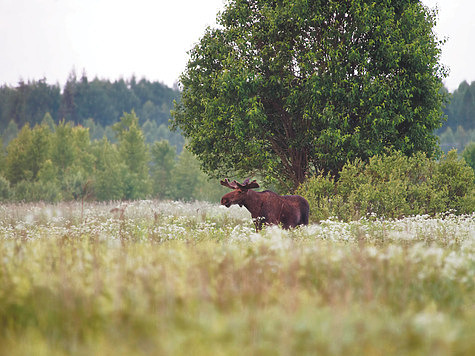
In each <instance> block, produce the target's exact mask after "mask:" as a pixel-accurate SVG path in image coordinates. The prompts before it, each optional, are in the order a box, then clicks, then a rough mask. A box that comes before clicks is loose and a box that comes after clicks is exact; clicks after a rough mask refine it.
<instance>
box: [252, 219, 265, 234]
mask: <svg viewBox="0 0 475 356" xmlns="http://www.w3.org/2000/svg"><path fill="white" fill-rule="evenodd" d="M252 220H253V221H254V225H255V226H256V232H259V231H260V230H262V225H263V224H264V220H265V218H263V217H261V216H258V217H257V218H253V219H252Z"/></svg>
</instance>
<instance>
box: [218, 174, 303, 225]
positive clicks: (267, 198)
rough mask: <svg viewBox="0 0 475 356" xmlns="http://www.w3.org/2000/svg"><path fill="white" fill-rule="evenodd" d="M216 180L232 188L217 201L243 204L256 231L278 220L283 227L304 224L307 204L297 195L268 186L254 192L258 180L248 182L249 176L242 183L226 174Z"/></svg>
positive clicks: (226, 204) (225, 204)
mask: <svg viewBox="0 0 475 356" xmlns="http://www.w3.org/2000/svg"><path fill="white" fill-rule="evenodd" d="M220 183H221V185H224V186H225V187H228V188H230V189H232V190H233V191H232V192H230V193H227V194H225V195H224V196H223V197H222V198H221V205H224V206H226V207H227V208H229V207H230V206H231V205H233V204H238V205H239V206H244V207H245V208H246V209H247V210H249V212H250V213H251V216H252V219H253V220H254V224H255V226H256V231H259V230H260V229H262V225H263V224H267V225H270V224H274V225H279V224H282V227H283V228H284V229H288V228H291V227H295V226H297V225H307V224H308V215H309V210H310V209H309V205H308V202H307V200H305V198H303V197H301V196H299V195H283V196H281V195H277V194H276V193H274V192H271V191H270V190H266V191H264V192H256V191H254V190H252V189H253V188H259V184H258V183H257V182H256V181H255V180H253V181H252V182H251V181H250V178H247V179H246V180H245V181H244V182H242V184H241V183H239V182H237V181H235V180H234V181H232V182H230V181H229V180H228V179H227V178H226V179H225V180H222V181H221V182H220Z"/></svg>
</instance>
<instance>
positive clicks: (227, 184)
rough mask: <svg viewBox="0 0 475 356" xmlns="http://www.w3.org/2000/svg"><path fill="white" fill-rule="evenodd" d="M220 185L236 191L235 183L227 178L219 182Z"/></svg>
mask: <svg viewBox="0 0 475 356" xmlns="http://www.w3.org/2000/svg"><path fill="white" fill-rule="evenodd" d="M220 183H221V185H224V186H225V187H228V188H231V189H238V186H237V184H238V183H237V182H236V181H235V180H234V181H232V182H230V181H229V180H228V178H225V179H224V180H222V181H220Z"/></svg>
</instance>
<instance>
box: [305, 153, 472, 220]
mask: <svg viewBox="0 0 475 356" xmlns="http://www.w3.org/2000/svg"><path fill="white" fill-rule="evenodd" d="M474 179H475V175H474V172H473V170H472V169H471V168H470V167H468V166H467V165H466V164H465V162H464V161H463V160H459V158H458V156H457V153H456V152H455V151H451V152H449V153H448V154H447V155H446V156H443V157H442V158H441V160H440V161H435V160H433V159H430V158H428V157H426V156H425V155H424V154H422V153H417V154H415V155H414V156H411V157H406V156H404V155H403V154H402V153H400V152H396V153H395V154H393V155H387V154H383V155H381V156H379V155H377V156H374V157H372V158H370V160H369V162H368V163H367V164H365V163H364V162H362V161H361V160H359V159H357V160H355V161H354V162H353V163H347V164H346V165H345V166H344V167H343V170H342V171H341V174H340V179H339V181H338V182H336V181H335V180H334V179H333V178H332V177H330V176H323V175H318V176H315V177H313V178H310V179H309V180H308V181H307V182H305V183H304V184H302V185H301V186H300V187H299V189H298V191H297V192H298V193H299V194H301V195H303V196H304V197H306V198H307V200H308V201H309V203H310V209H311V218H312V219H313V220H314V221H320V220H325V219H327V218H329V217H330V216H336V217H338V218H340V219H343V220H345V221H349V220H354V219H359V218H361V217H364V216H367V215H373V214H374V215H376V216H380V217H381V216H385V217H388V218H401V217H403V216H411V215H418V214H429V215H431V216H434V215H436V214H441V213H445V212H446V211H449V210H450V211H454V212H456V213H458V214H461V213H470V212H473V211H474V210H475V195H474V194H475V181H474Z"/></svg>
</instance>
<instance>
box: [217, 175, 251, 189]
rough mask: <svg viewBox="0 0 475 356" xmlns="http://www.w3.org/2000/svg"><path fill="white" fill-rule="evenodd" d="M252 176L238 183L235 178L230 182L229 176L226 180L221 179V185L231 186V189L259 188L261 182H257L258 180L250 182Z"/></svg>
mask: <svg viewBox="0 0 475 356" xmlns="http://www.w3.org/2000/svg"><path fill="white" fill-rule="evenodd" d="M250 180H251V178H247V179H246V180H245V181H244V182H242V184H241V183H238V182H236V181H235V180H233V181H232V182H230V181H229V180H228V178H226V179H225V180H222V181H220V183H221V185H224V186H225V187H228V188H231V189H253V188H259V184H257V181H256V180H253V181H252V182H250V183H249V181H250Z"/></svg>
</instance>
